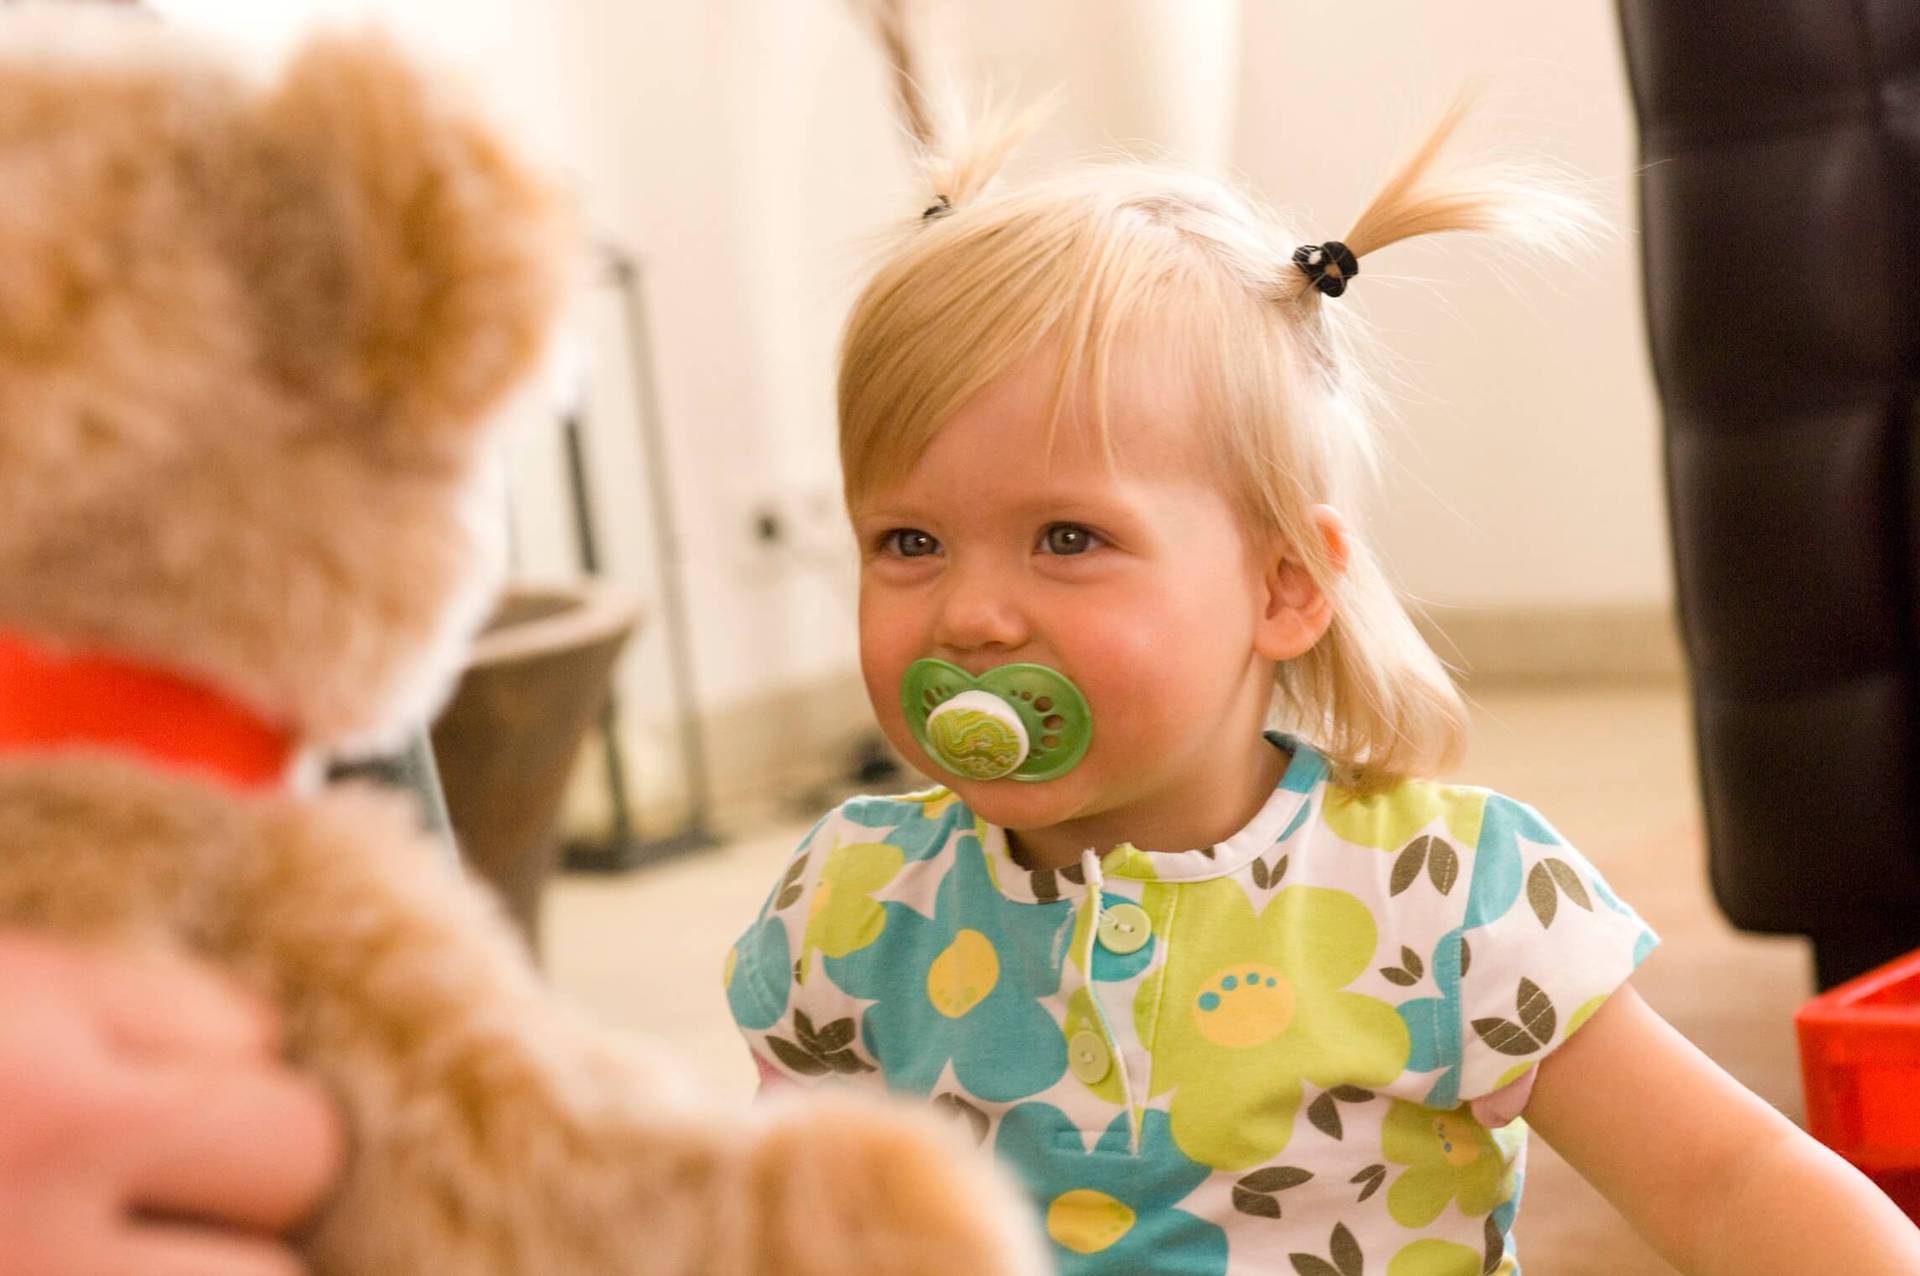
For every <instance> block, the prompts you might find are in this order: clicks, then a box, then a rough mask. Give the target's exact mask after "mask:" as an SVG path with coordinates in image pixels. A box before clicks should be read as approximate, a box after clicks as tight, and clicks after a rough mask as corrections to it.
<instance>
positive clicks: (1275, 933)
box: [725, 735, 1657, 1276]
mask: <svg viewBox="0 0 1920 1276" xmlns="http://www.w3.org/2000/svg"><path fill="white" fill-rule="evenodd" d="M1270 738H1271V739H1272V740H1273V741H1274V743H1275V744H1276V745H1278V746H1280V747H1283V748H1287V749H1290V750H1291V751H1292V758H1291V760H1290V762H1289V763H1288V766H1287V770H1286V774H1285V775H1284V777H1283V778H1282V779H1281V781H1280V784H1279V786H1278V788H1277V789H1276V790H1275V791H1274V794H1273V796H1272V798H1271V799H1270V800H1269V801H1268V802H1267V803H1266V804H1265V806H1264V807H1263V808H1262V810H1261V811H1260V812H1259V814H1258V815H1257V816H1255V818H1254V819H1253V821H1252V823H1250V824H1248V825H1247V827H1246V828H1245V829H1243V830H1241V831H1240V832H1239V833H1238V834H1236V835H1235V836H1233V837H1232V838H1230V839H1228V840H1227V841H1225V842H1222V843H1220V844H1218V845H1216V846H1212V847H1206V848H1203V849H1200V850H1193V851H1185V852H1178V853H1170V852H1149V851H1141V850H1137V849H1135V848H1134V847H1131V846H1126V845H1123V846H1120V847H1117V848H1115V849H1112V850H1110V851H1108V852H1106V854H1105V855H1103V856H1100V857H1098V858H1096V857H1095V856H1094V855H1092V854H1088V855H1087V856H1086V857H1085V858H1084V860H1083V862H1082V864H1081V865H1079V866H1075V867H1073V868H1069V869H1065V870H1060V871H1040V872H1029V871H1028V870H1026V869H1023V868H1021V867H1020V866H1019V865H1018V864H1017V863H1016V862H1015V861H1014V859H1013V858H1012V856H1011V855H1010V853H1009V850H1008V843H1007V837H1006V832H1005V830H1004V829H1000V828H997V827H995V826H993V825H990V824H987V823H985V822H984V821H981V820H979V819H977V818H976V817H975V816H974V815H973V813H972V812H971V811H970V810H968V808H967V807H966V806H965V805H964V804H963V803H962V802H961V801H960V800H959V799H958V798H957V797H956V796H955V795H953V794H952V793H950V792H948V791H947V790H945V789H932V790H929V791H926V792H922V793H914V794H909V795H906V796H904V797H897V798H856V799H854V800H852V801H850V802H847V803H845V804H844V805H842V806H840V807H839V808H837V809H836V810H834V811H833V812H832V813H831V814H829V815H828V816H827V817H826V818H825V819H823V820H822V821H821V822H820V823H819V824H818V825H817V826H815V828H814V829H813V831H812V832H811V833H810V834H809V835H808V836H807V838H806V839H805V840H804V841H803V842H802V843H801V845H800V847H799V849H798V850H797V852H796V853H795V855H794V858H793V860H792V862H791V864H790V865H789V867H788V868H787V870H786V873H785V875H784V876H783V877H782V878H781V880H780V881H779V882H778V883H777V884H776V886H775V888H774V890H773V892H772V894H771V896H770V897H769V898H768V900H767V903H766V906H765V907H764V908H763V909H762V911H761V914H760V917H759V919H758V920H757V921H755V922H754V924H753V925H752V926H751V927H750V928H749V929H748V930H747V932H746V933H745V934H744V935H743V936H742V937H741V938H740V940H739V941H738V942H737V943H736V944H735V945H734V947H733V949H732V951H731V952H730V954H729V956H728V959H727V968H726V972H725V978H726V988H727V997H728V1000H729V1003H730V1005H731V1007H732V1010H733V1014H734V1018H735V1019H736V1021H737V1022H738V1023H739V1025H740V1027H741V1029H742V1031H743V1032H744V1033H745V1034H746V1037H747V1040H748V1043H749V1045H750V1046H751V1048H752V1050H753V1052H754V1054H755V1056H756V1058H757V1060H758V1061H759V1063H760V1066H761V1068H762V1070H763V1072H764V1073H766V1074H767V1075H769V1076H774V1075H778V1076H780V1077H783V1078H787V1079H792V1080H798V1081H815V1080H821V1079H830V1078H842V1079H851V1080H869V1081H873V1082H876V1083H882V1082H883V1083H884V1084H886V1085H887V1086H890V1087H892V1088H893V1089H896V1090H900V1091H906V1092H910V1093H913V1094H919V1095H924V1096H927V1097H929V1098H930V1099H931V1100H932V1101H933V1102H934V1103H935V1104H936V1105H937V1106H939V1107H942V1108H945V1109H948V1110H950V1111H951V1112H952V1113H953V1114H955V1115H956V1116H958V1117H960V1118H962V1119H964V1120H965V1121H966V1122H968V1123H969V1124H970V1125H971V1126H972V1128H973V1131H974V1133H975V1134H976V1136H977V1137H978V1138H979V1139H980V1140H981V1141H982V1142H983V1143H986V1144H988V1145H989V1146H991V1147H992V1148H993V1149H994V1151H995V1152H996V1153H997V1154H998V1155H999V1156H1000V1157H1001V1158H1002V1160H1003V1161H1004V1162H1005V1163H1006V1164H1007V1165H1008V1166H1010V1168H1011V1169H1012V1170H1013V1171H1014V1172H1015V1173H1016V1174H1017V1175H1018V1176H1020V1178H1021V1179H1022V1181H1023V1182H1024V1183H1025V1185H1026V1187H1027V1188H1028V1190H1029V1191H1030V1193H1031V1195H1032V1199H1033V1201H1034V1204H1035V1207H1036V1210H1037V1212H1038V1216H1039V1220H1040V1223H1041V1225H1042V1226H1043V1227H1044V1228H1045V1231H1046V1234H1047V1235H1048V1236H1049V1237H1050V1238H1051V1240H1052V1242H1053V1250H1054V1254H1055V1257H1056V1258H1057V1260H1058V1263H1059V1267H1060V1270H1061V1271H1062V1272H1063V1273H1068V1274H1070V1276H1071V1274H1078V1273H1095V1272H1099V1273H1129V1274H1131V1273H1154V1274H1158V1273H1166V1274H1167V1276H1173V1274H1175V1273H1177V1274H1179V1276H1223V1274H1226V1273H1234V1274H1239V1273H1267V1272H1280V1273H1299V1274H1300V1276H1482V1274H1483V1273H1508V1274H1512V1273H1518V1271H1519V1265H1518V1260H1517V1256H1516V1251H1515V1248H1514V1243H1513V1240H1512V1238H1511V1235H1510V1233H1511V1230H1512V1227H1513V1220H1514V1215H1515V1213H1516V1212H1517V1210H1518V1208H1519V1203H1520V1186H1521V1181H1522V1179H1523V1177H1524V1174H1525V1152H1526V1127H1525V1123H1524V1122H1523V1121H1519V1120H1514V1121H1511V1122H1509V1123H1508V1124H1505V1125H1503V1126H1498V1127H1497V1128H1488V1126H1487V1125H1483V1124H1482V1122H1481V1121H1480V1120H1479V1119H1476V1105H1475V1103H1474V1101H1475V1100H1484V1099H1485V1098H1486V1097H1487V1096H1489V1095H1493V1094H1495V1093H1496V1092H1500V1091H1503V1090H1504V1089H1505V1088H1506V1087H1508V1086H1509V1084H1510V1083H1514V1082H1516V1081H1519V1080H1521V1079H1522V1078H1525V1077H1526V1076H1527V1074H1528V1073H1529V1071H1530V1070H1531V1069H1532V1068H1533V1066H1534V1065H1535V1064H1537V1063H1538V1062H1539V1061H1540V1059H1541V1058H1542V1057H1544V1056H1545V1055H1546V1054H1548V1053H1549V1052H1550V1051H1552V1050H1553V1049H1555V1048H1556V1047H1558V1046H1559V1045H1560V1044H1561V1043H1562V1042H1564V1041H1565V1040H1566V1039H1567V1037H1568V1036H1569V1035H1570V1034H1571V1033H1573V1032H1574V1031H1576V1030H1577V1029H1578V1028H1579V1027H1580V1025H1581V1024H1582V1023H1584V1022H1585V1021H1586V1020H1587V1018H1588V1017H1589V1016H1591V1015H1592V1014H1593V1012H1594V1011H1595V1010H1597V1009H1598V1008H1599V1006H1600V1005H1601V1003H1602V1002H1604V1001H1605V1000H1606V998H1607V996H1608V995H1609V994H1610V993H1611V992H1612V991H1613V990H1614V989H1615V988H1617V987H1618V986H1619V985H1620V984H1621V983H1622V982H1623V981H1624V980H1625V979H1626V978H1627V976H1628V975H1629V974H1631V973H1632V971H1633V969H1634V967H1635V966H1637V965H1638V964H1639V962H1640V961H1641V960H1642V959H1643V958H1644V957H1645V956H1646V955H1647V953H1648V952H1649V951H1651V950H1652V948H1653V947H1654V945H1655V943H1656V942H1657V941H1656V939H1655V937H1654V935H1653V933H1652V932H1651V931H1650V930H1649V929H1648V928H1647V927H1646V925H1645V924H1644V923H1643V922H1642V921H1641V920H1640V919H1639V918H1638V917H1637V916H1636V915H1635V914H1634V913H1633V911H1632V910H1631V909H1630V908H1628V907H1627V906H1626V905H1625V904H1623V903H1621V902H1620V901H1619V900H1618V899H1616V898H1615V897H1614V895H1613V893H1612V892H1611V891H1610V890H1608V888H1607V885H1606V883H1605V882H1604V881H1603V880H1601V878H1600V876H1599V874H1598V873H1596V872H1595V871H1594V869H1593V867H1592V866H1591V865H1590V864H1588V863H1587V862H1586V860H1585V859H1584V858H1582V857H1581V856H1580V855H1579V853H1578V852H1576V851H1574V850H1573V849H1572V848H1571V847H1569V846H1567V845H1566V843H1565V842H1564V841H1563V840H1562V839H1561V838H1560V836H1559V835H1558V834H1557V833H1555V832H1554V830H1553V829H1552V828H1551V827H1550V826H1549V825H1548V824H1547V823H1546V821H1545V820H1543V819H1542V818H1541V817H1540V816H1539V815H1538V814H1537V813H1535V812H1534V811H1533V810H1532V809H1531V808H1529V807H1527V806H1524V805H1522V804H1520V803H1518V802H1515V801H1512V800H1511V799H1508V798H1505V797H1502V796H1500V795H1499V794H1496V793H1491V792H1488V791H1487V790H1485V789H1477V788H1466V787H1459V786H1452V785H1444V784H1438V783H1429V782H1408V783H1404V784H1401V785H1399V786H1397V787H1395V788H1393V789H1390V790H1388V791H1386V792H1384V793H1380V794H1373V795H1367V796H1360V795H1357V794H1355V793H1353V792H1351V791H1348V790H1346V789H1344V788H1341V787H1339V786H1337V785H1335V784H1333V783H1331V782H1330V780H1329V776H1328V768H1327V764H1326V761H1325V759H1324V758H1323V757H1322V756H1321V755H1320V754H1319V753H1318V752H1317V751H1315V750H1314V749H1313V748H1312V747H1311V746H1309V745H1307V744H1305V743H1302V742H1300V741H1298V740H1294V739H1291V738H1289V737H1284V736H1279V735H1274V736H1271V737H1270ZM1485 1112H1486V1108H1485V1107H1484V1106H1482V1107H1481V1113H1482V1115H1484V1114H1485ZM1490 1119H1498V1118H1490Z"/></svg>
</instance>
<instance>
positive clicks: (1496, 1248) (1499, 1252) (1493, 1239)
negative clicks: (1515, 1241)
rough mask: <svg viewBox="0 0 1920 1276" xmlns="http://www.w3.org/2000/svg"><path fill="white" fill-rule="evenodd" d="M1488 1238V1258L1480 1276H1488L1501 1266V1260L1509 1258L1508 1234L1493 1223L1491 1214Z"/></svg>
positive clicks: (1488, 1221) (1488, 1216)
mask: <svg viewBox="0 0 1920 1276" xmlns="http://www.w3.org/2000/svg"><path fill="white" fill-rule="evenodd" d="M1486 1237H1487V1256H1486V1259H1485V1261H1484V1262H1482V1263H1481V1265H1480V1276H1487V1273H1488V1272H1491V1271H1492V1270H1493V1269H1494V1268H1496V1267H1498V1266H1500V1260H1501V1259H1503V1258H1505V1257H1506V1256H1507V1237H1506V1233H1504V1232H1502V1231H1501V1230H1500V1224H1498V1223H1496V1222H1494V1221H1493V1215H1491V1214H1489V1215H1487V1226H1486Z"/></svg>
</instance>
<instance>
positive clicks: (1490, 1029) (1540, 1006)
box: [1473, 979, 1560, 1055]
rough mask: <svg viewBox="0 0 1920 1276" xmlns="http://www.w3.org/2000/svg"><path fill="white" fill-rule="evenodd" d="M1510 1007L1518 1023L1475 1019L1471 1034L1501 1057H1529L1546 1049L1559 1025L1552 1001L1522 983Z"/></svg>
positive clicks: (1527, 981) (1531, 985) (1530, 984)
mask: <svg viewBox="0 0 1920 1276" xmlns="http://www.w3.org/2000/svg"><path fill="white" fill-rule="evenodd" d="M1513 1005H1514V1010H1515V1011H1516V1012H1517V1013H1518V1015H1519V1017H1520V1022H1518V1023H1515V1022H1513V1021H1512V1020H1511V1019H1501V1018H1497V1017H1496V1018H1491V1019H1475V1020H1474V1021H1473V1030H1474V1031H1475V1032H1476V1033H1478V1034H1479V1035H1480V1039H1481V1040H1482V1041H1484V1042H1486V1043H1487V1044H1488V1045H1489V1046H1491V1047H1493V1048H1494V1049H1495V1050H1498V1051H1499V1052H1500V1053H1501V1054H1510V1055H1529V1054H1532V1053H1533V1052H1534V1051H1536V1050H1544V1049H1546V1048H1547V1045H1548V1043H1550V1042H1551V1041H1552V1040H1553V1034H1554V1030H1555V1029H1556V1028H1557V1027H1558V1026H1559V1022H1560V1017H1559V1015H1558V1014H1556V1013H1555V1012H1554V1009H1553V1001H1552V999H1551V998H1549V997H1548V996H1547V994H1546V993H1545V992H1544V991H1542V990H1541V988H1540V985H1538V984H1536V983H1534V982H1533V981H1532V980H1531V979H1522V980H1521V981H1520V986H1519V989H1518V990H1517V991H1516V992H1515V993H1514V998H1513Z"/></svg>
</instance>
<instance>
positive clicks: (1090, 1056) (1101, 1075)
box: [1067, 1032, 1113, 1085]
mask: <svg viewBox="0 0 1920 1276" xmlns="http://www.w3.org/2000/svg"><path fill="white" fill-rule="evenodd" d="M1067 1066H1069V1067H1070V1068H1072V1069H1073V1075H1074V1076H1076V1077H1079V1078H1080V1080H1081V1081H1083V1082H1085V1083H1086V1084H1087V1085H1099V1084H1100V1083H1101V1082H1102V1081H1104V1080H1106V1077H1107V1074H1108V1073H1109V1072H1112V1071H1113V1054H1112V1053H1111V1052H1110V1051H1109V1050H1108V1049H1107V1043H1106V1042H1104V1041H1102V1040H1101V1039H1100V1036H1099V1034H1098V1033H1093V1032H1076V1033H1074V1034H1073V1040H1072V1041H1069V1042H1068V1043H1067Z"/></svg>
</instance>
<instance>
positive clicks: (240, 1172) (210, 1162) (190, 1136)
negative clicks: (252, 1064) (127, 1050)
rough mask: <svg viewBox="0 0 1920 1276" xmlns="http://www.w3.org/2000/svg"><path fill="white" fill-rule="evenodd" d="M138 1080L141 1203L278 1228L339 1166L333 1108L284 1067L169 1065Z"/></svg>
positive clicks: (340, 1135) (308, 1203)
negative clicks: (167, 1067) (201, 1067)
mask: <svg viewBox="0 0 1920 1276" xmlns="http://www.w3.org/2000/svg"><path fill="white" fill-rule="evenodd" d="M135 1084H136V1085H138V1086H139V1087H140V1093H139V1097H138V1101H137V1106H138V1109H139V1117H138V1119H139V1120H140V1122H141V1124H142V1127H143V1128H142V1131H141V1137H139V1138H138V1139H137V1140H130V1142H131V1143H132V1144H133V1146H134V1147H136V1148H137V1152H135V1153H134V1155H135V1156H136V1157H137V1159H136V1160H134V1161H133V1162H132V1163H131V1164H130V1165H129V1167H128V1180H127V1186H128V1190H129V1193H130V1197H131V1204H132V1205H133V1206H135V1207H136V1208H138V1209H141V1210H143V1211H146V1212H148V1213H151V1214H158V1215H170V1216H176V1217H185V1218H195V1219H204V1220H209V1221H214V1220H217V1221H219V1222H223V1223H227V1224H231V1225H234V1226H237V1227H243V1228H248V1229H252V1230H257V1231H262V1232H282V1231H285V1230H287V1229H290V1228H292V1227H295V1226H297V1225H299V1224H300V1223H301V1222H303V1221H304V1220H305V1219H307V1218H308V1217H309V1216H310V1215H312V1213H313V1212H314V1210H315V1209H316V1208H317V1207H318V1206H319V1204H320V1203H321V1201H322V1200H323V1199H324V1198H325V1197H326V1195H327V1193H328V1192H329V1191H330V1190H331V1188H332V1186H333V1183H334V1181H335V1179H336V1178H337V1177H338V1176H339V1173H340V1169H341V1165H342V1163H343V1161H344V1159H345V1148H346V1136H345V1129H344V1125H343V1123H342V1121H341V1118H340V1115H339V1113H338V1111H337V1110H336V1109H335V1108H334V1106H333V1104H332V1103H331V1102H329V1101H328V1099H327V1097H326V1095H325V1093H324V1092H323V1091H322V1090H321V1089H320V1088H319V1087H318V1086H317V1085H315V1084H313V1083H312V1082H311V1081H309V1080H307V1079H306V1078H304V1077H301V1076H299V1075H297V1074H295V1073H294V1072H292V1071H291V1070H289V1069H284V1068H267V1067H259V1068H227V1069H217V1070H213V1071H208V1070H204V1069H191V1070H190V1069H173V1070H169V1071H168V1072H166V1073H155V1074H153V1075H150V1076H148V1077H145V1078H141V1079H139V1080H138V1081H137V1082H136V1083H135Z"/></svg>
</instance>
